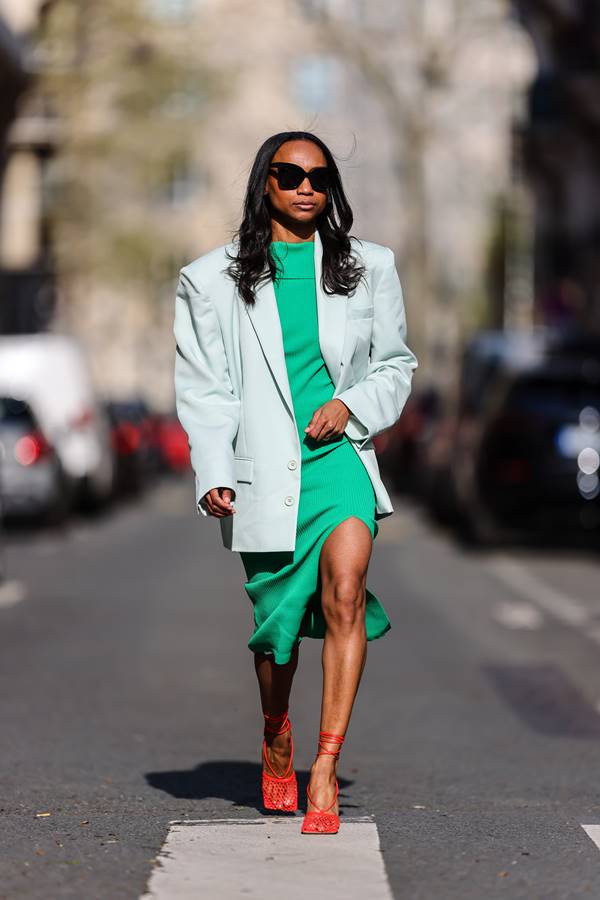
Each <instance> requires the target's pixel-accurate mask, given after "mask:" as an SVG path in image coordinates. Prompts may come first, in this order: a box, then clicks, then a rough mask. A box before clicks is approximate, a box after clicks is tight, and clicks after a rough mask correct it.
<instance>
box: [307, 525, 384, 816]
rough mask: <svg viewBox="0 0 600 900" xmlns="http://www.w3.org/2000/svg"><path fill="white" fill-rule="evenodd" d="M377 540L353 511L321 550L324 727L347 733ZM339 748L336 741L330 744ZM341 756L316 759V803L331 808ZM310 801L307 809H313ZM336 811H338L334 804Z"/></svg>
mask: <svg viewBox="0 0 600 900" xmlns="http://www.w3.org/2000/svg"><path fill="white" fill-rule="evenodd" d="M372 547H373V539H372V536H371V532H370V530H369V528H368V527H367V525H366V524H365V522H363V521H362V520H361V519H358V518H357V517H355V516H353V517H351V518H349V519H345V520H344V521H343V522H341V523H340V524H339V525H338V526H337V527H336V528H335V529H334V530H333V531H332V532H331V534H330V535H329V536H328V537H327V540H326V541H325V543H324V544H323V547H322V549H321V557H320V561H319V570H320V574H321V584H322V593H321V605H322V608H323V615H324V617H325V622H326V625H327V632H326V635H325V640H324V642H323V654H322V663H323V699H322V705H321V730H322V731H328V732H330V733H333V734H340V735H344V734H345V733H346V730H347V728H348V724H349V722H350V714H351V712H352V707H353V705H354V700H355V697H356V694H357V691H358V686H359V684H360V679H361V676H362V673H363V670H364V666H365V662H366V658H367V635H366V628H365V601H366V577H367V567H368V565H369V560H370V558H371V551H372ZM324 746H325V747H326V748H327V749H328V750H338V749H339V747H338V746H337V745H336V744H327V743H326V744H325V745H324ZM335 778H336V760H335V759H334V757H332V756H320V757H318V758H316V759H315V761H314V763H313V765H312V768H311V774H310V784H309V789H310V793H311V796H312V797H313V798H314V800H315V804H316V805H317V806H319V807H321V808H323V809H325V808H327V807H328V806H329V805H330V804H331V802H332V800H333V797H334V793H335ZM312 808H313V807H312V805H311V804H310V803H309V805H308V809H309V810H310V809H312ZM331 811H332V812H335V813H337V812H338V806H337V804H336V806H334V807H333V808H332V810H331Z"/></svg>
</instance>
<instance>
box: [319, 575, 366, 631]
mask: <svg viewBox="0 0 600 900" xmlns="http://www.w3.org/2000/svg"><path fill="white" fill-rule="evenodd" d="M321 605H322V607H323V615H324V616H325V621H326V623H327V626H328V627H329V628H339V629H344V630H347V629H352V628H355V627H356V626H357V625H360V624H361V623H362V622H363V621H364V610H365V579H364V577H363V578H361V577H360V575H358V574H357V573H346V574H344V575H340V576H339V577H338V578H332V579H331V580H328V581H327V582H326V583H325V584H324V585H323V590H322V595H321Z"/></svg>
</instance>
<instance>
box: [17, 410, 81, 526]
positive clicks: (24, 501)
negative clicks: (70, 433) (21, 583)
mask: <svg viewBox="0 0 600 900" xmlns="http://www.w3.org/2000/svg"><path fill="white" fill-rule="evenodd" d="M72 495H73V483H72V482H71V481H70V479H69V478H68V477H67V476H66V474H65V472H64V470H63V467H62V464H61V462H60V459H59V457H58V454H57V453H56V450H55V449H54V447H53V446H52V445H51V444H50V443H49V441H48V440H47V438H46V436H45V435H44V432H43V431H42V429H41V428H40V425H39V422H38V421H37V419H36V417H35V415H34V413H33V410H32V409H31V407H30V405H29V404H28V403H27V402H26V401H25V400H21V399H19V398H17V397H2V396H0V515H1V516H2V518H3V519H7V520H8V519H15V518H19V519H22V518H39V517H41V518H43V519H44V520H46V521H49V522H52V523H58V522H62V521H63V520H64V519H65V517H66V516H67V514H68V512H69V509H70V506H71V502H72Z"/></svg>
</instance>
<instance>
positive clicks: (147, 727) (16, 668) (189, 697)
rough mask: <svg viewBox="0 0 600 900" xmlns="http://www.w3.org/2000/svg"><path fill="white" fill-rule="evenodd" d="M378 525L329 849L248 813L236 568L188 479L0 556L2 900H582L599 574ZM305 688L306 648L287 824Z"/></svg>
mask: <svg viewBox="0 0 600 900" xmlns="http://www.w3.org/2000/svg"><path fill="white" fill-rule="evenodd" d="M395 507H396V513H395V514H394V515H393V516H391V517H390V518H388V519H386V520H383V521H382V522H381V523H380V532H379V536H378V538H377V540H376V543H375V548H374V553H373V557H372V561H371V565H370V569H369V580H368V584H369V587H370V588H371V589H372V590H373V591H374V592H375V593H376V594H377V596H378V597H379V598H380V599H381V600H382V602H383V603H384V605H385V607H386V609H387V611H388V614H389V616H390V618H391V621H392V630H391V631H390V632H389V634H388V635H386V636H385V637H384V638H382V639H381V640H379V641H376V642H373V643H371V644H370V645H369V657H368V662H367V668H366V670H365V675H364V680H363V684H362V685H361V689H360V693H359V697H358V699H357V702H356V707H355V713H354V716H353V720H352V723H351V726H350V730H349V732H348V736H347V740H346V743H345V745H344V749H343V753H342V756H341V763H340V767H339V773H340V776H341V778H340V787H341V795H340V796H341V808H342V831H341V832H340V835H339V836H338V838H339V840H338V838H336V837H324V838H320V839H319V838H318V837H308V836H301V835H300V831H299V829H300V822H301V813H299V814H298V816H297V817H291V818H290V817H288V818H285V817H281V816H275V817H268V816H263V815H262V813H261V808H260V802H259V801H260V793H259V779H260V742H261V737H262V717H261V714H260V708H259V704H258V692H257V688H256V684H255V676H254V671H253V667H252V656H251V653H250V651H249V650H248V649H247V647H246V642H247V640H248V638H249V636H250V633H251V607H250V602H249V600H248V598H247V597H246V595H245V592H244V591H243V587H242V582H243V567H242V565H241V561H240V559H239V556H238V554H232V553H231V552H229V551H227V550H225V548H223V547H222V545H221V541H220V535H219V533H218V532H219V528H218V523H217V522H216V520H211V519H202V520H201V519H199V518H198V516H197V515H196V513H195V510H194V496H193V483H192V480H191V477H190V478H189V479H185V480H183V481H181V482H177V481H171V482H165V483H163V484H161V485H159V486H158V487H156V488H155V489H154V490H153V491H152V492H150V493H148V494H147V496H146V497H145V498H144V499H143V500H142V501H141V502H140V503H139V504H137V505H134V504H132V505H130V506H122V507H120V508H118V509H116V510H114V511H112V512H110V513H107V514H106V515H105V516H104V517H102V518H99V519H95V520H94V519H92V520H86V519H77V520H74V521H73V523H71V524H69V525H67V526H66V528H65V530H64V532H62V533H60V532H58V533H55V532H52V531H39V532H36V533H26V532H21V533H12V534H10V535H9V536H8V540H7V547H6V549H5V560H6V566H7V574H8V581H7V583H6V584H5V585H4V586H3V587H2V588H0V683H1V685H2V688H1V692H2V706H1V720H0V726H1V727H0V753H1V759H2V776H1V797H0V808H1V810H2V836H1V838H0V842H1V845H2V849H1V853H0V898H2V900H9V898H10V900H14V898H18V900H33V898H36V900H37V898H40V900H42V898H43V900H62V898H78V900H79V898H81V900H96V898H97V900H118V898H128V900H138V898H140V897H145V898H148V900H187V898H188V897H189V898H192V897H193V898H204V897H206V898H210V900H227V898H229V897H237V896H245V897H259V896H261V897H264V896H265V895H266V894H265V891H266V888H265V885H267V886H268V885H270V889H271V891H272V893H273V896H281V897H290V898H291V897H295V896H301V895H302V896H306V897H308V896H311V897H312V898H314V900H325V898H327V900H337V897H339V898H340V900H341V898H344V900H348V898H351V897H354V896H356V897H358V896H361V897H365V898H369V897H372V898H377V900H380V898H381V900H384V898H389V897H394V898H396V900H434V898H435V900H489V898H495V897H502V898H511V900H513V898H523V900H525V898H526V900H538V898H539V900H566V898H578V897H590V898H599V897H600V788H599V779H598V772H599V759H600V713H599V710H600V591H599V590H598V583H599V574H600V553H599V552H598V551H596V553H595V554H594V552H593V551H591V550H586V551H577V550H557V549H556V548H554V549H552V550H549V551H547V552H544V551H541V550H536V551H534V550H518V549H514V548H510V547H508V548H507V547H505V548H503V549H502V550H495V551H493V552H488V551H486V552H479V553H476V552H469V551H467V550H465V549H462V548H461V547H459V546H458V545H457V544H455V543H454V541H453V540H452V538H451V537H450V536H448V535H447V534H446V533H444V532H442V531H438V530H436V529H435V528H433V527H432V526H431V525H430V524H429V523H428V522H427V520H426V519H425V518H424V516H423V514H422V513H421V511H420V510H419V509H418V508H415V507H413V506H412V505H411V504H410V503H408V502H407V501H405V500H404V499H403V498H401V497H396V498H395ZM320 676H321V671H320V643H318V642H315V641H313V642H309V641H307V640H306V641H304V642H303V645H302V649H301V663H300V668H299V671H298V675H297V680H296V684H295V688H294V694H293V697H292V703H291V707H290V716H291V719H292V722H293V726H294V737H295V742H296V747H297V756H296V761H297V768H298V771H299V777H300V790H301V801H302V802H303V801H304V789H305V784H306V770H307V768H308V767H309V765H310V762H311V760H312V758H313V754H314V752H315V749H316V737H317V732H318V714H319V688H320ZM332 870H333V872H334V876H335V877H334V878H333V880H332ZM225 875H226V877H225ZM319 885H320V886H321V888H322V891H321V893H319ZM292 887H293V890H292ZM290 891H292V893H290ZM294 892H295V893H294Z"/></svg>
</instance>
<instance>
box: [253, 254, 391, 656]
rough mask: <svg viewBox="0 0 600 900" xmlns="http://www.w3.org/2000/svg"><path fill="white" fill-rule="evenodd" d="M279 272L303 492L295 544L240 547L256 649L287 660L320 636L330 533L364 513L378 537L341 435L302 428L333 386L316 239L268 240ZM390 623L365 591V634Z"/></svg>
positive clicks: (361, 475) (361, 474)
mask: <svg viewBox="0 0 600 900" xmlns="http://www.w3.org/2000/svg"><path fill="white" fill-rule="evenodd" d="M271 251H272V254H273V257H274V259H275V262H276V263H277V268H278V270H281V268H283V274H282V275H281V276H278V277H277V278H276V279H275V282H274V288H275V296H276V298H277V308H278V311H279V318H280V322H281V330H282V335H283V344H284V351H285V361H286V366H287V373H288V380H289V384H290V390H291V394H292V401H293V405H294V416H295V419H296V425H297V428H298V433H299V438H300V447H301V466H300V499H299V503H298V521H297V529H296V547H295V549H294V550H293V551H272V552H240V555H241V558H242V562H243V565H244V569H245V571H246V577H247V579H248V580H247V581H246V583H245V584H244V588H245V590H246V592H247V594H248V595H249V597H250V599H251V601H252V604H253V607H254V626H255V628H254V633H253V634H252V637H251V639H250V641H249V643H248V646H249V648H250V649H251V650H252V651H253V652H255V653H256V652H262V653H272V654H273V656H274V661H275V663H277V664H280V665H281V664H284V663H286V662H289V660H290V657H291V655H292V651H293V649H294V647H295V645H296V644H297V643H299V642H300V641H301V640H302V638H303V637H311V638H323V637H324V636H325V620H324V617H323V612H322V610H321V597H320V588H321V585H320V575H319V554H320V551H321V547H322V545H323V543H324V542H325V540H326V538H327V537H328V535H329V534H330V533H331V532H332V531H333V529H334V528H335V527H336V525H339V523H340V522H342V521H343V520H344V519H346V518H348V517H349V516H357V517H358V518H359V519H362V521H363V522H365V524H366V525H367V527H368V528H369V530H370V531H371V535H372V537H373V538H375V537H376V536H377V532H378V530H379V526H378V524H377V522H376V520H375V506H376V500H375V492H374V490H373V485H372V484H371V479H370V478H369V475H368V473H367V470H366V469H365V467H364V465H363V464H362V462H361V460H360V459H359V456H358V454H357V452H356V450H355V449H354V447H352V445H351V443H350V441H349V439H348V437H347V435H346V434H341V435H339V436H336V437H334V438H330V439H328V440H320V441H317V440H315V439H314V438H312V437H310V436H308V435H306V434H305V433H304V429H305V428H306V426H307V425H308V423H309V422H310V420H311V418H312V416H313V413H314V412H315V410H316V409H317V408H318V407H319V406H322V405H323V404H324V403H326V402H327V401H328V400H331V398H332V396H333V393H334V390H335V386H334V384H333V382H332V380H331V377H330V375H329V372H328V370H327V367H326V365H325V361H324V360H323V356H322V355H321V350H320V346H319V332H318V318H317V296H316V288H315V268H314V243H313V242H310V241H305V242H301V243H289V242H286V241H273V242H272V243H271ZM389 628H390V622H389V619H388V617H387V615H386V613H385V610H384V609H383V607H382V605H381V604H380V602H379V600H378V599H377V597H376V596H375V595H374V594H373V593H372V592H371V591H369V590H368V589H367V591H366V630H367V640H373V639H374V638H378V637H381V635H383V634H385V632H386V631H388V630H389Z"/></svg>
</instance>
